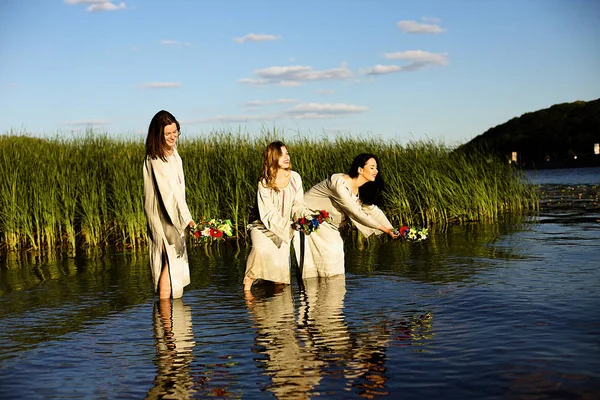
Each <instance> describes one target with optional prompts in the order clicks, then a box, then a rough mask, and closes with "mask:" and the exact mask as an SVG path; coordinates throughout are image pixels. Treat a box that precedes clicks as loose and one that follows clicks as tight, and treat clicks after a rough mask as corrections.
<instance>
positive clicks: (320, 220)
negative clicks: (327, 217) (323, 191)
mask: <svg viewBox="0 0 600 400" xmlns="http://www.w3.org/2000/svg"><path fill="white" fill-rule="evenodd" d="M317 221H319V224H322V223H323V217H322V216H320V215H319V216H318V217H317Z"/></svg>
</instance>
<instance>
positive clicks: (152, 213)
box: [144, 110, 196, 299]
mask: <svg viewBox="0 0 600 400" xmlns="http://www.w3.org/2000/svg"><path fill="white" fill-rule="evenodd" d="M178 137H179V122H178V121H177V120H176V119H175V117H174V116H173V115H172V114H171V113H169V112H168V111H164V110H162V111H159V112H158V113H156V115H154V117H153V118H152V121H150V126H149V128H148V136H147V137H146V158H145V160H144V211H145V213H146V219H147V221H148V237H149V239H150V243H149V248H150V269H151V271H152V279H153V281H154V289H155V290H157V291H158V294H159V297H160V298H161V299H165V298H170V297H172V298H174V299H176V298H180V297H181V296H183V288H184V286H186V285H188V284H189V283H190V268H189V265H188V258H187V250H186V246H185V237H184V234H185V229H186V228H188V227H190V228H192V227H194V226H195V225H196V223H195V222H194V220H193V218H192V216H191V215H190V210H189V209H188V206H187V203H186V200H185V179H184V176H183V167H182V162H181V157H179V153H177V138H178Z"/></svg>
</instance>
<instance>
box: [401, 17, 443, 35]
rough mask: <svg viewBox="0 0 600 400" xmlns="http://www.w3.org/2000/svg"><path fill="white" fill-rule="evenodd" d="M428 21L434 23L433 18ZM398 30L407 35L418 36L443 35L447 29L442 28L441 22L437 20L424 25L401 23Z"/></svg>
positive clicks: (412, 22) (419, 23) (411, 22)
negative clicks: (414, 34)
mask: <svg viewBox="0 0 600 400" xmlns="http://www.w3.org/2000/svg"><path fill="white" fill-rule="evenodd" d="M427 21H432V19H431V18H429V19H427ZM397 26H398V28H400V30H402V31H403V32H405V33H418V34H429V33H443V32H446V30H445V29H442V28H440V25H439V21H438V20H435V21H433V22H432V23H423V22H417V21H399V22H398V24H397Z"/></svg>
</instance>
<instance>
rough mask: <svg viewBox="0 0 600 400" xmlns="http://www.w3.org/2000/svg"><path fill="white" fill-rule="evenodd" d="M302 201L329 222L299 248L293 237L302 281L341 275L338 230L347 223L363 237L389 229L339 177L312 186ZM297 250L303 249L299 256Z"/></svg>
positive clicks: (380, 214) (378, 212)
mask: <svg viewBox="0 0 600 400" xmlns="http://www.w3.org/2000/svg"><path fill="white" fill-rule="evenodd" d="M304 201H305V202H306V205H307V206H308V207H309V208H311V209H313V210H326V211H327V212H328V213H329V215H330V216H331V218H332V222H331V223H323V224H321V225H320V226H319V229H318V230H317V231H316V232H313V233H311V234H310V235H305V237H304V244H303V245H302V243H301V242H302V238H301V236H300V235H301V234H296V237H295V239H294V248H295V250H296V257H297V258H298V260H301V258H302V259H303V262H302V264H303V265H302V278H312V277H316V276H320V277H329V276H335V275H339V274H343V273H344V272H345V268H344V242H343V240H342V236H341V235H340V232H339V228H340V227H341V226H343V225H344V224H346V223H347V222H348V219H349V220H351V221H352V223H353V224H354V225H355V226H356V227H357V228H358V230H359V231H360V232H361V233H362V234H363V235H365V236H366V237H369V236H371V235H373V234H374V235H380V234H382V233H383V232H382V231H380V230H379V227H382V226H384V227H387V228H393V226H392V224H391V223H390V221H389V220H388V219H387V217H386V216H385V214H384V213H383V211H381V210H380V209H379V208H378V207H377V206H375V205H370V206H366V205H363V204H362V203H361V202H360V200H359V198H358V196H356V195H354V194H353V193H352V189H351V188H350V187H349V186H348V183H347V182H346V180H345V179H344V174H341V173H339V174H333V175H332V176H331V177H329V178H328V179H326V180H324V181H322V182H319V183H317V184H316V185H315V186H313V187H312V188H311V189H310V190H309V191H307V192H306V193H305V195H304ZM296 241H297V242H296ZM296 243H298V245H296ZM301 248H303V249H304V252H303V253H304V254H302V255H301V251H302V250H301Z"/></svg>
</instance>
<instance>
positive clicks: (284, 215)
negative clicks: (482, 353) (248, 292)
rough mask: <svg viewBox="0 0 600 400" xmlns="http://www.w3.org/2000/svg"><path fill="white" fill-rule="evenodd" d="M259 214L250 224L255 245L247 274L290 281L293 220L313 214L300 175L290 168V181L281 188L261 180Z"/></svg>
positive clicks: (249, 256) (259, 186) (258, 196)
mask: <svg viewBox="0 0 600 400" xmlns="http://www.w3.org/2000/svg"><path fill="white" fill-rule="evenodd" d="M256 201H257V206H258V207H257V208H258V218H257V219H256V220H254V221H251V222H250V224H248V230H249V232H250V239H251V241H252V248H251V250H250V254H249V255H248V260H247V261H246V273H245V274H244V276H249V277H251V278H254V281H255V282H256V280H257V279H262V280H267V281H272V282H279V283H286V284H289V283H290V261H291V257H290V256H291V254H290V252H291V250H290V245H291V241H292V238H293V237H294V230H293V228H292V223H293V222H294V221H296V220H297V219H298V218H301V217H305V216H308V215H310V214H311V212H310V210H309V209H308V208H306V203H304V189H303V188H302V179H301V178H300V175H299V174H298V173H297V172H295V171H291V176H290V181H289V183H288V185H287V186H286V187H285V188H283V189H281V190H279V191H275V190H274V189H271V188H268V187H266V186H265V185H264V184H263V182H260V183H259V184H258V191H257V193H256Z"/></svg>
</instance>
